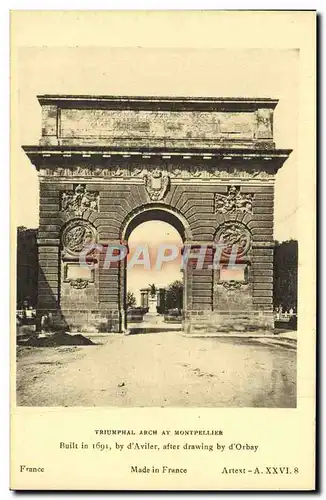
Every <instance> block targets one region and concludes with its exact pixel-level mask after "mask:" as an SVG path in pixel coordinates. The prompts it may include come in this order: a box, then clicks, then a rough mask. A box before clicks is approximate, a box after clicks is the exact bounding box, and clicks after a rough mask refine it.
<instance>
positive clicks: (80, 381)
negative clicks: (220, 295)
mask: <svg viewBox="0 0 326 500" xmlns="http://www.w3.org/2000/svg"><path fill="white" fill-rule="evenodd" d="M92 340H93V341H94V342H97V343H98V344H97V345H94V346H86V347H56V348H53V347H52V348H35V347H19V348H18V362H17V404H18V405H26V406H125V407H128V406H129V407H131V406H158V407H163V406H182V407H191V406H198V407H295V406H296V350H295V349H294V348H291V346H288V347H285V346H281V345H278V344H275V343H272V342H269V341H268V340H267V339H266V340H265V341H264V342H261V341H259V340H258V339H246V338H243V339H235V338H233V339H232V338H225V337H220V338H190V337H185V336H183V335H181V334H180V332H177V331H162V332H157V331H154V332H152V333H147V334H135V335H128V336H124V335H108V336H103V337H94V338H92Z"/></svg>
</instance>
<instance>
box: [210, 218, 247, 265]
mask: <svg viewBox="0 0 326 500" xmlns="http://www.w3.org/2000/svg"><path fill="white" fill-rule="evenodd" d="M216 242H217V243H218V244H220V245H223V248H222V256H224V257H229V256H230V255H231V252H232V249H233V248H234V247H235V248H236V255H237V257H243V256H244V255H246V254H247V253H248V251H249V249H250V245H251V235H250V232H249V230H248V229H247V228H246V226H244V225H243V224H241V223H240V222H226V223H224V224H222V225H221V226H220V228H219V230H218V232H217V235H216ZM233 251H234V250H233Z"/></svg>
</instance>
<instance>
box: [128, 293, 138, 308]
mask: <svg viewBox="0 0 326 500" xmlns="http://www.w3.org/2000/svg"><path fill="white" fill-rule="evenodd" d="M126 302H127V309H130V308H131V307H135V305H136V297H135V295H134V294H133V292H131V291H130V290H129V291H128V292H127V299H126Z"/></svg>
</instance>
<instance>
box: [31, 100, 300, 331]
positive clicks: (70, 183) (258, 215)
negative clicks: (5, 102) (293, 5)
mask: <svg viewBox="0 0 326 500" xmlns="http://www.w3.org/2000/svg"><path fill="white" fill-rule="evenodd" d="M38 100H39V103H40V105H41V109H42V136H41V139H40V143H39V145H37V146H24V150H25V152H26V154H27V155H28V157H29V158H30V160H31V162H32V163H33V165H34V166H35V167H36V169H37V171H38V176H39V183H40V202H39V209H40V221H39V233H38V251H39V278H38V316H39V317H40V316H41V315H42V314H44V312H47V313H49V312H51V313H52V318H53V322H54V324H55V325H57V326H58V327H64V328H68V329H70V330H72V331H76V330H79V331H89V330H96V331H103V332H123V331H125V328H126V319H125V318H126V305H125V304H126V260H125V259H122V260H119V261H117V263H115V265H113V264H112V265H111V266H109V267H108V266H105V265H103V264H104V261H105V255H106V254H105V249H107V248H115V247H114V246H115V245H116V246H118V245H121V244H123V245H127V242H128V237H129V235H130V233H131V231H132V230H133V229H134V228H135V227H137V225H138V224H140V223H142V222H144V221H148V220H163V221H167V222H169V223H170V224H172V225H173V226H174V227H175V228H176V229H177V230H178V231H179V233H180V236H181V238H182V240H183V244H184V248H186V249H187V251H188V250H189V249H190V253H188V255H189V256H190V258H189V260H188V261H187V265H186V266H185V268H184V271H183V274H184V304H183V308H184V311H183V315H184V330H185V332H186V333H190V334H191V333H199V332H212V331H221V332H226V333H228V332H233V331H246V330H254V329H260V330H261V329H269V328H271V327H273V245H274V242H273V210H274V208H273V207H274V180H275V175H276V173H277V171H278V169H279V168H280V167H281V166H282V164H283V163H284V161H285V160H286V159H287V158H288V156H289V154H290V150H283V149H276V147H275V143H274V141H273V113H274V109H275V107H276V105H277V100H274V99H242V98H239V99H235V98H211V97H208V98H189V97H187V98H181V97H125V96H123V97H112V96H66V95H42V96H39V97H38ZM220 242H222V243H223V245H224V247H223V248H224V250H223V249H222V251H221V250H220V246H219V243H220ZM86 244H87V245H89V247H91V246H92V245H93V244H94V250H92V251H90V252H89V254H88V255H87V259H86V263H87V266H81V265H80V262H79V255H80V252H81V251H83V248H84V247H85V245H86ZM233 245H236V247H237V253H236V258H235V262H236V264H237V265H235V266H234V268H232V267H230V266H228V259H230V253H228V249H230V248H231V247H232V246H233ZM203 248H205V257H204V264H203V265H202V266H199V267H198V266H197V264H196V254H197V253H198V254H200V255H202V254H201V253H200V252H202V249H203ZM101 249H102V250H101ZM225 249H226V250H225ZM217 251H218V252H220V255H219V265H218V266H216V265H213V264H214V259H215V257H216V255H217V253H216V252H217ZM117 253H118V254H119V250H117ZM194 255H195V257H194ZM95 264H96V265H95Z"/></svg>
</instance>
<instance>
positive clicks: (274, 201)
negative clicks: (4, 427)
mask: <svg viewBox="0 0 326 500" xmlns="http://www.w3.org/2000/svg"><path fill="white" fill-rule="evenodd" d="M10 29H11V56H10V57H11V79H10V85H11V131H10V135H11V207H10V210H11V247H10V248H11V250H10V252H11V268H10V271H11V293H10V301H11V357H10V363H11V367H10V378H11V385H10V393H11V412H10V428H11V429H10V433H11V437H10V446H11V448H10V462H11V464H10V468H11V471H10V488H11V489H13V490H22V491H27V490H28V491H40V490H47V491H48V490H50V491H52V490H55V491H59V490H60V491H69V490H73V491H77V490H78V491H85V490H86V491H141V492H143V491H154V492H155V491H230V490H231V491H255V492H256V491H314V488H317V487H318V486H317V483H316V467H315V451H316V446H315V440H316V437H315V420H316V412H315V404H316V398H315V396H316V366H315V364H316V363H315V362H316V309H315V308H316V267H315V266H316V262H315V246H316V213H315V209H316V203H315V201H316V165H315V164H316V158H315V155H316V151H315V150H316V106H315V87H314V86H315V83H316V60H315V59H316V12H314V11H277V10H273V11H217V10H216V11H213V10H209V11H208V10H207V11H205V10H203V11H182V10H178V11H168V10H166V11H164V10H162V11H151V10H148V11H145V10H144V11H141V10H130V11H127V10H126V11H123V10H120V11H118V10H110V11H109V10H108V11H104V10H103V11H97V10H93V11H92V10H89V11H87V10H85V11H82V10H78V11H65V10H56V11H46V10H42V11H31V10H30V11H28V10H25V11H15V12H12V13H11V28H10ZM67 471H68V472H69V473H67Z"/></svg>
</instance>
